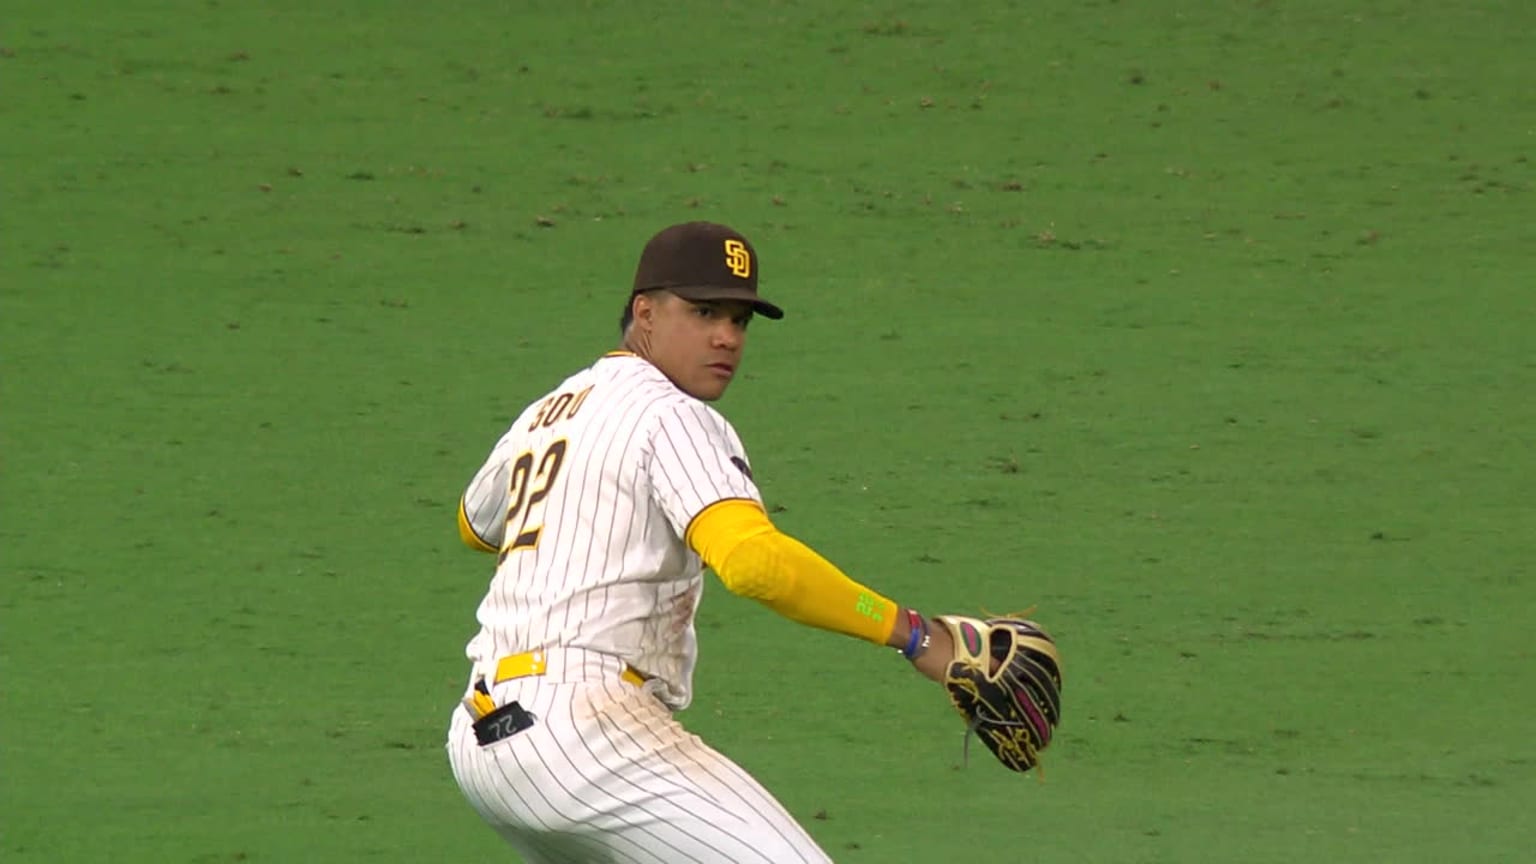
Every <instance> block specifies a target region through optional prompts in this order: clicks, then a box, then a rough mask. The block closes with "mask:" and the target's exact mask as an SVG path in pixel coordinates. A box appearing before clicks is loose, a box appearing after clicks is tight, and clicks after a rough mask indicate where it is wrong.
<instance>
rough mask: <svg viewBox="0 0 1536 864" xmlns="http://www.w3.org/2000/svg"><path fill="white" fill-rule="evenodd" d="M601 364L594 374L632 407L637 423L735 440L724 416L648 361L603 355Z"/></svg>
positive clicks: (623, 354)
mask: <svg viewBox="0 0 1536 864" xmlns="http://www.w3.org/2000/svg"><path fill="white" fill-rule="evenodd" d="M602 360H603V362H600V364H595V365H594V367H593V368H594V370H595V371H597V373H598V374H599V375H606V376H607V378H608V382H610V383H611V384H613V385H615V387H616V389H618V390H619V392H620V393H622V398H623V399H624V400H625V401H628V402H631V403H633V404H634V407H635V408H636V414H637V416H638V417H639V419H640V421H641V422H642V423H644V424H647V425H649V426H650V427H651V429H652V431H654V430H656V429H658V428H662V427H669V428H677V427H686V428H701V429H705V430H707V431H708V432H710V433H712V434H721V435H725V436H728V437H733V436H735V434H736V433H735V430H734V429H733V428H732V427H731V423H730V421H729V420H727V419H726V418H725V415H724V414H721V413H720V412H719V411H718V410H716V409H715V407H714V406H712V405H710V404H709V403H707V402H702V401H700V400H699V399H696V398H694V397H693V396H690V395H688V394H687V393H685V392H683V391H682V390H680V389H678V387H677V385H676V384H673V383H672V381H671V379H669V378H667V376H666V375H664V374H663V373H662V372H661V370H660V369H657V368H656V367H655V366H654V365H652V364H651V363H650V361H648V360H645V359H642V358H640V357H638V356H636V355H634V354H628V353H626V352H614V353H612V354H606V355H604V356H603V358H602ZM606 361H612V362H606Z"/></svg>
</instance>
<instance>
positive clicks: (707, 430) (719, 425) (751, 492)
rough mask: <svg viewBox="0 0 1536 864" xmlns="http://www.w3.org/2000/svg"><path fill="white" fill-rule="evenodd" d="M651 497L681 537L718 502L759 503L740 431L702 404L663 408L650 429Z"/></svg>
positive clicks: (693, 403) (716, 412)
mask: <svg viewBox="0 0 1536 864" xmlns="http://www.w3.org/2000/svg"><path fill="white" fill-rule="evenodd" d="M650 445H651V459H650V462H649V469H648V470H649V475H650V478H649V479H650V483H651V495H652V497H654V498H655V500H656V503H657V505H658V506H660V507H661V509H662V511H663V512H664V513H666V516H667V521H668V522H670V523H671V524H672V528H673V530H675V531H676V532H677V536H679V537H686V536H687V533H688V526H689V524H691V523H692V522H693V520H694V518H695V517H696V516H698V515H699V514H700V513H702V512H704V510H705V508H707V507H709V505H711V504H714V503H715V502H717V501H726V500H729V499H734V498H739V499H743V500H747V501H756V502H757V503H759V504H761V503H762V500H763V497H762V493H760V492H759V491H758V489H757V484H756V483H755V482H753V480H752V468H751V465H750V464H749V463H748V462H747V453H746V450H745V448H743V447H742V444H741V439H740V438H738V437H737V435H736V430H735V429H733V428H731V424H730V423H728V422H727V421H726V419H725V418H724V417H722V416H721V415H720V412H718V411H716V410H715V409H713V408H711V407H709V406H708V405H705V404H704V403H702V402H692V401H690V402H688V403H679V404H677V405H675V406H669V407H668V408H666V409H663V410H662V412H661V414H660V416H659V417H658V422H657V424H656V426H655V428H654V430H653V431H652V433H651V437H650Z"/></svg>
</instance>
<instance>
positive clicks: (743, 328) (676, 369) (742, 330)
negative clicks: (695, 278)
mask: <svg viewBox="0 0 1536 864" xmlns="http://www.w3.org/2000/svg"><path fill="white" fill-rule="evenodd" d="M655 299H656V301H657V302H656V304H655V307H654V309H653V311H652V313H651V314H650V315H649V316H647V319H648V320H647V321H646V322H645V323H646V324H647V325H648V327H649V330H650V333H649V342H650V345H649V348H650V351H649V359H650V361H651V362H652V363H655V364H656V367H657V368H658V369H660V370H661V371H662V372H663V373H664V374H665V375H666V376H667V377H668V378H671V379H672V383H674V384H676V385H677V386H678V387H679V388H680V389H682V391H683V392H685V393H687V394H688V395H690V396H692V397H694V398H695V399H702V400H704V401H705V402H713V401H714V400H716V399H719V398H720V397H721V396H722V395H724V394H725V388H726V387H727V386H729V385H730V383H731V379H732V378H734V377H735V376H736V370H737V369H738V368H740V366H741V354H742V349H743V348H744V347H745V346H746V342H747V324H748V323H749V322H751V320H752V304H750V303H746V302H743V301H740V300H706V301H702V302H697V303H695V302H693V301H691V300H684V299H683V298H681V297H678V296H677V295H675V294H669V293H667V292H665V291H662V292H657V295H656V298H655Z"/></svg>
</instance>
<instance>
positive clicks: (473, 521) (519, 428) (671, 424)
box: [463, 352, 762, 709]
mask: <svg viewBox="0 0 1536 864" xmlns="http://www.w3.org/2000/svg"><path fill="white" fill-rule="evenodd" d="M728 498H745V499H750V500H753V501H758V502H761V500H762V496H761V494H760V493H759V492H758V489H757V486H756V484H755V483H753V482H752V477H751V474H750V469H749V467H748V462H747V456H746V451H745V450H744V449H743V447H742V445H741V440H740V439H739V438H738V437H737V435H736V430H735V429H733V428H731V424H730V423H729V422H727V421H726V419H725V418H724V417H722V416H721V415H720V413H719V412H718V411H716V410H715V409H713V408H711V407H710V406H709V405H706V404H705V403H703V402H701V401H699V400H697V399H695V398H693V397H692V396H689V395H688V394H686V393H684V392H683V391H681V390H679V389H678V388H677V387H676V386H675V385H673V384H672V382H671V381H670V380H668V379H667V377H666V376H665V375H663V374H662V373H661V371H660V370H659V369H657V368H656V367H655V366H653V365H651V363H650V362H649V361H646V360H644V359H641V358H639V357H637V356H634V355H632V354H628V353H621V352H615V353H612V354H608V355H604V356H603V357H602V358H600V359H599V360H598V361H597V362H596V363H594V364H593V365H592V366H590V367H588V368H586V369H583V370H582V371H580V372H577V373H576V374H575V375H572V376H571V377H569V378H567V379H566V380H565V381H564V382H563V383H562V384H561V385H560V386H559V387H557V388H555V389H554V390H553V391H551V392H550V393H549V394H548V395H547V396H545V397H544V398H542V399H539V400H538V401H536V402H534V403H533V404H532V405H530V406H528V408H526V409H524V411H523V413H522V414H521V415H519V416H518V418H517V420H516V421H515V422H513V424H512V426H511V427H510V428H509V429H508V430H507V432H506V434H505V435H503V436H502V438H501V440H500V441H498V442H497V444H496V446H495V448H494V449H493V450H492V451H491V454H490V457H489V458H488V459H487V460H486V462H485V464H484V465H483V466H482V467H481V468H480V470H479V472H477V473H476V474H475V477H474V479H473V480H472V481H471V482H470V484H469V488H468V489H467V490H466V491H465V493H464V499H463V505H464V508H465V513H466V515H467V516H468V518H469V523H470V526H471V527H472V528H473V529H474V531H475V533H476V534H477V535H478V536H479V537H480V539H481V540H483V541H485V543H486V544H487V545H489V546H492V547H495V548H497V549H498V550H500V551H499V554H498V563H497V566H496V573H495V575H494V576H493V577H492V579H491V583H490V588H489V590H488V591H487V592H486V595H485V598H484V599H483V600H482V601H481V603H480V607H479V611H478V613H477V617H478V619H479V621H480V627H481V629H480V632H479V633H478V634H477V635H476V636H475V637H474V639H472V640H471V641H470V643H469V645H468V646H467V648H466V649H465V653H466V654H467V655H468V656H469V658H470V660H471V661H474V662H476V663H487V662H493V661H494V660H496V659H497V658H499V657H502V656H505V655H508V654H517V653H520V652H523V651H530V650H533V649H535V648H553V647H556V646H567V647H576V648H587V649H591V650H595V651H602V652H605V653H608V654H612V655H615V656H617V657H619V658H621V659H623V660H625V661H627V662H628V663H630V664H631V665H633V666H634V667H635V668H637V669H639V670H640V671H641V672H643V673H645V674H647V675H651V676H654V677H657V678H660V679H661V680H662V682H663V683H664V685H665V686H664V687H663V688H662V690H661V692H659V693H658V694H657V695H658V696H660V697H661V698H662V700H663V701H665V702H666V703H667V704H668V705H670V706H672V707H673V708H676V709H681V708H684V707H687V705H688V703H689V702H690V701H691V699H692V693H693V670H694V665H695V663H696V661H697V656H698V650H697V638H696V634H695V632H694V612H695V610H696V609H697V606H698V602H699V598H700V596H701V594H702V592H703V563H702V562H701V561H700V560H699V557H698V555H697V554H695V553H694V552H693V550H691V549H689V548H688V547H687V545H686V544H685V543H684V542H683V536H684V533H685V532H686V531H687V528H688V524H689V522H691V521H692V520H693V518H694V517H695V516H697V515H698V514H699V513H700V512H701V511H703V510H704V508H706V507H708V506H709V505H710V504H713V503H715V502H716V501H720V500H724V499H728Z"/></svg>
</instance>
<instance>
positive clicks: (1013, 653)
mask: <svg viewBox="0 0 1536 864" xmlns="http://www.w3.org/2000/svg"><path fill="white" fill-rule="evenodd" d="M934 620H935V621H938V622H940V623H942V624H943V625H944V627H945V629H947V630H948V631H949V634H950V635H951V636H953V637H954V643H955V656H954V658H953V659H952V660H950V662H949V667H948V669H947V670H946V671H945V675H944V679H945V680H944V688H945V689H946V690H948V691H949V699H950V701H951V702H953V703H954V704H955V708H956V709H957V710H958V711H959V712H960V716H962V717H964V718H965V722H966V725H967V727H968V730H969V731H968V732H967V734H966V739H965V740H966V747H967V750H968V749H969V745H970V740H971V739H970V733H972V732H974V733H975V734H976V735H977V736H979V737H980V738H981V740H982V741H983V742H984V743H985V744H986V745H987V748H988V749H989V750H991V751H992V754H993V755H995V756H996V757H997V759H998V761H999V762H1002V763H1003V764H1004V765H1006V766H1008V767H1009V768H1012V769H1013V770H1015V771H1028V770H1029V769H1031V768H1033V767H1035V765H1037V764H1039V761H1040V751H1041V750H1044V749H1045V748H1046V747H1047V746H1048V745H1049V744H1050V743H1051V733H1052V732H1053V731H1055V729H1056V726H1057V724H1058V723H1060V722H1061V657H1060V656H1059V655H1058V654H1057V653H1056V643H1055V641H1053V640H1052V639H1051V636H1050V634H1048V633H1046V632H1045V631H1044V630H1042V629H1041V628H1040V626H1039V625H1038V624H1036V623H1035V622H1033V621H1026V620H1022V619H1017V618H989V619H987V620H985V621H983V620H981V619H979V618H967V617H965V616H961V615H940V616H938V617H937V618H935V619H934Z"/></svg>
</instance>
